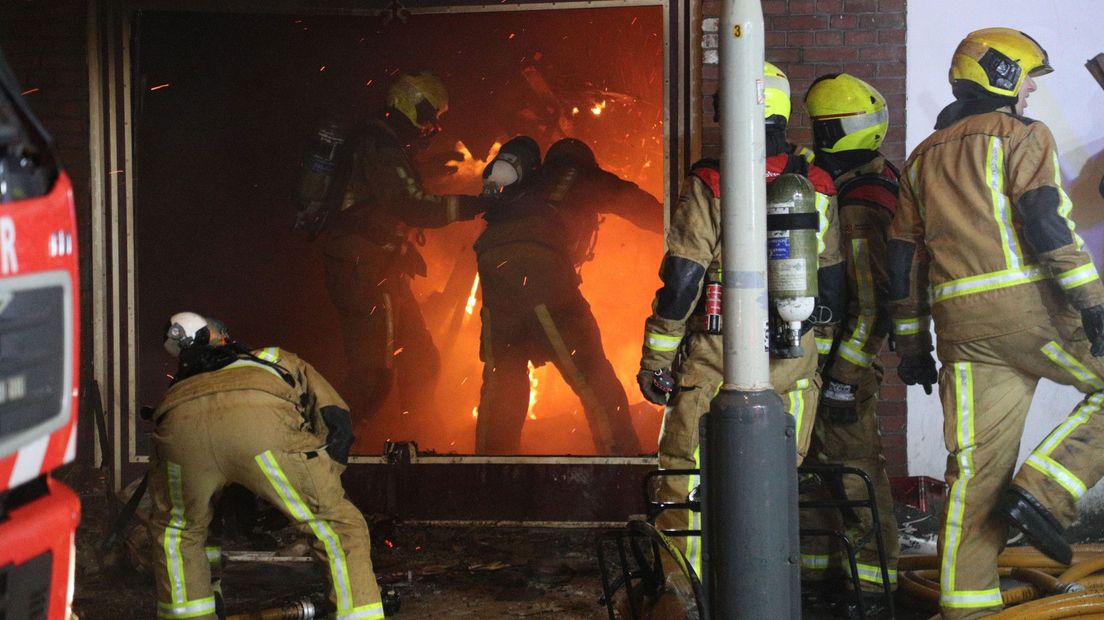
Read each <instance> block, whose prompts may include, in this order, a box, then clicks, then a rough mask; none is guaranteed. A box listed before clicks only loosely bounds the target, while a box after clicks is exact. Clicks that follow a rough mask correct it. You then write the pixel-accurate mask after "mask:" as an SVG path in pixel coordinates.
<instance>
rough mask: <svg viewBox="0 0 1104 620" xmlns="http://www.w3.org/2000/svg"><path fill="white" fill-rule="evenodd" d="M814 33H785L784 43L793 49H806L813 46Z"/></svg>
mask: <svg viewBox="0 0 1104 620" xmlns="http://www.w3.org/2000/svg"><path fill="white" fill-rule="evenodd" d="M813 36H814V33H813V32H811V31H808V30H800V31H794V32H787V33H786V43H787V44H788V45H792V46H794V47H806V46H808V45H812V44H813Z"/></svg>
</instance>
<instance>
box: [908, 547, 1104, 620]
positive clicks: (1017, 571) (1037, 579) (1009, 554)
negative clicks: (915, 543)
mask: <svg viewBox="0 0 1104 620" xmlns="http://www.w3.org/2000/svg"><path fill="white" fill-rule="evenodd" d="M1074 551H1075V554H1074V563H1073V565H1072V566H1068V567H1067V566H1064V565H1062V564H1059V563H1057V562H1055V561H1053V560H1051V559H1049V558H1047V557H1046V556H1044V555H1043V554H1041V553H1039V552H1038V551H1036V550H1035V549H1033V548H1030V547H1011V548H1009V549H1007V550H1005V551H1004V552H1003V553H1001V554H1000V555H999V556H998V558H997V563H998V568H997V574H998V575H999V576H1001V577H1012V578H1013V579H1015V580H1017V581H1020V582H1023V584H1022V585H1018V586H1016V587H1013V588H1009V589H1007V590H1005V591H1003V592H1001V599H1002V602H1003V604H1004V605H1005V607H1008V608H1009V609H1005V610H1004V611H1002V612H1000V613H999V614H997V615H994V616H993V618H1021V619H1031V620H1038V619H1040V618H1045V619H1051V618H1074V617H1078V616H1084V615H1091V614H1101V613H1104V575H1094V573H1097V572H1100V571H1102V570H1104V545H1097V544H1092V545H1083V544H1082V545H1074ZM938 567H939V558H938V556H935V555H925V556H901V558H900V559H899V561H898V570H899V571H900V572H899V573H898V583H899V586H900V588H901V590H902V591H903V592H904V593H906V594H908V595H909V596H911V597H912V598H913V599H915V600H916V602H918V603H920V604H921V605H922V606H923V607H924V608H925V609H931V610H938V607H939V570H938ZM1040 597H1043V598H1040Z"/></svg>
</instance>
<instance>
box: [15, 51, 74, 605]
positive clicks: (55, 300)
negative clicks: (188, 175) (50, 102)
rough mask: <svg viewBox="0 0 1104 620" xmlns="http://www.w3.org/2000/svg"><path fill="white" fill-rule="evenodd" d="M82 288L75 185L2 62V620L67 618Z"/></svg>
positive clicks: (70, 587) (70, 582) (70, 600)
mask: <svg viewBox="0 0 1104 620" xmlns="http://www.w3.org/2000/svg"><path fill="white" fill-rule="evenodd" d="M79 289H80V280H79V276H78V271H77V248H76V220H75V214H74V208H73V188H72V185H71V184H70V181H69V177H68V176H67V175H66V174H65V172H64V171H63V170H61V168H60V167H59V165H58V163H57V157H56V153H55V151H54V146H53V142H52V140H51V138H50V136H49V135H48V134H47V133H46V131H45V130H44V129H43V128H42V126H41V125H40V124H39V122H38V120H37V119H36V118H35V117H34V115H33V114H32V113H31V111H30V109H29V108H28V107H27V104H26V103H25V102H24V100H23V96H22V94H21V91H20V90H19V86H18V84H17V83H16V80H15V78H14V76H13V75H12V72H11V70H10V68H9V67H8V65H7V63H6V62H5V60H4V58H3V55H2V54H0V618H19V619H24V618H26V619H35V620H38V619H40V618H41V619H44V620H64V619H66V618H68V617H69V616H70V607H71V604H72V599H73V568H74V559H75V558H74V556H75V551H74V546H73V543H74V535H75V533H76V529H77V522H78V521H79V519H80V501H79V500H78V498H77V496H76V494H75V493H73V491H72V490H70V489H69V488H68V487H66V486H65V485H63V484H61V483H60V482H58V481H57V480H54V479H53V477H52V472H53V471H54V470H56V469H57V468H58V467H60V466H61V465H63V464H65V463H68V462H70V461H72V460H73V457H74V455H75V452H76V433H77V429H76V420H77V397H78V389H77V386H78V385H79V370H80V351H79V339H80V334H79V331H80V330H79V322H80V317H79V309H80V304H79Z"/></svg>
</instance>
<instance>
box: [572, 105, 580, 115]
mask: <svg viewBox="0 0 1104 620" xmlns="http://www.w3.org/2000/svg"><path fill="white" fill-rule="evenodd" d="M571 113H572V114H578V113H579V106H574V107H572V108H571Z"/></svg>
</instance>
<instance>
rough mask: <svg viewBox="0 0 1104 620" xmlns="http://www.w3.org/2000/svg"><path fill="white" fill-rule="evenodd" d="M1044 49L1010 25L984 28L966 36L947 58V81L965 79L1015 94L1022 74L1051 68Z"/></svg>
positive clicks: (1036, 73) (994, 90) (1037, 73)
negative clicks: (948, 78) (948, 79)
mask: <svg viewBox="0 0 1104 620" xmlns="http://www.w3.org/2000/svg"><path fill="white" fill-rule="evenodd" d="M1053 70H1054V68H1053V67H1051V66H1050V61H1049V58H1048V57H1047V53H1046V50H1044V49H1043V48H1042V46H1041V45H1039V44H1038V43H1037V42H1036V41H1035V39H1032V38H1031V37H1029V36H1027V35H1026V34H1024V33H1022V32H1020V31H1019V30H1013V29H1011V28H986V29H984V30H976V31H974V32H971V33H970V34H968V35H966V38H965V39H963V40H962V42H961V43H959V44H958V48H957V49H956V50H955V53H954V56H953V57H952V58H951V71H950V80H951V84H952V85H953V84H955V83H956V82H960V81H966V82H973V83H974V84H977V85H978V86H981V87H982V88H984V89H985V90H986V91H988V92H990V93H993V94H996V95H1004V96H1006V97H1016V96H1017V95H1019V93H1020V86H1021V85H1022V84H1023V81H1024V77H1025V76H1028V75H1030V76H1031V77H1038V76H1040V75H1046V74H1048V73H1050V72H1051V71H1053Z"/></svg>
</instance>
